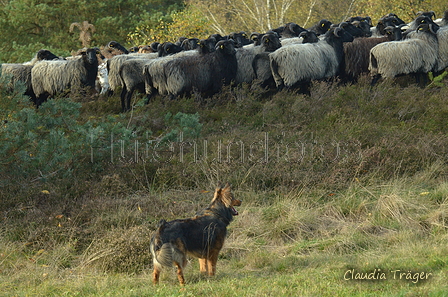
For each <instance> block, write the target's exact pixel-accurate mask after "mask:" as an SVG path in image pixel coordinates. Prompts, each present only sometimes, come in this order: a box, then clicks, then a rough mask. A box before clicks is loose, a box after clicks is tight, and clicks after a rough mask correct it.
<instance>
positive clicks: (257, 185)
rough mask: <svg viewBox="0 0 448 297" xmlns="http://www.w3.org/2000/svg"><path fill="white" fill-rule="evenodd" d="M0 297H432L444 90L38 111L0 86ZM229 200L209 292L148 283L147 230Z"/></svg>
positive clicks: (443, 282) (50, 106)
mask: <svg viewBox="0 0 448 297" xmlns="http://www.w3.org/2000/svg"><path fill="white" fill-rule="evenodd" d="M0 91H1V92H0V96H1V98H0V107H1V111H0V115H1V118H2V126H1V130H0V131H1V134H0V150H1V152H0V153H2V154H3V155H4V156H6V157H4V159H3V160H1V161H0V166H1V167H0V180H1V182H0V196H1V199H0V215H1V218H0V221H1V224H0V296H448V293H447V292H448V269H447V268H448V232H447V227H448V163H447V161H448V158H447V157H448V125H447V123H448V104H447V99H446V98H447V97H446V94H447V93H448V89H447V87H427V88H419V87H416V86H414V85H412V84H408V85H405V86H404V85H400V84H391V83H389V82H382V83H381V84H379V85H378V86H376V87H374V88H372V87H370V86H369V84H368V81H367V80H361V81H360V82H359V83H358V84H356V85H352V86H337V85H335V84H333V85H329V84H326V83H318V84H315V85H314V86H313V88H312V90H311V96H303V95H300V94H296V93H294V92H292V91H282V92H279V93H277V92H267V91H264V90H260V89H257V88H251V87H249V86H242V87H239V88H236V89H230V88H226V89H224V90H223V92H221V93H220V94H219V95H217V96H215V97H213V98H211V99H203V98H200V97H199V96H197V95H196V96H192V97H185V98H180V99H178V100H172V101H167V100H166V99H164V98H155V100H153V101H151V102H150V103H149V104H147V105H145V104H143V101H142V99H141V96H140V95H137V96H135V102H134V104H135V106H136V107H135V109H134V110H133V111H131V112H129V113H126V114H121V113H120V103H119V98H118V96H116V95H115V96H112V97H109V98H105V97H99V98H97V97H93V98H90V97H89V98H82V97H80V96H76V95H74V96H72V99H73V100H67V99H63V98H59V99H55V100H50V101H49V102H48V103H46V104H44V105H43V106H42V108H40V109H39V110H38V111H36V110H34V109H33V108H32V107H31V106H30V105H29V103H28V102H27V101H26V100H23V99H21V97H20V96H19V95H18V94H12V95H11V94H10V93H7V92H6V91H5V90H4V89H3V87H2V86H1V85H0ZM227 181H228V182H230V183H231V184H232V186H233V192H234V194H235V195H236V196H237V197H238V198H240V199H242V201H243V204H242V205H241V206H240V207H239V208H238V211H239V215H238V216H237V217H235V220H234V221H233V222H232V223H231V224H230V226H229V232H228V238H227V241H226V244H225V247H224V248H223V250H222V251H221V254H220V259H219V260H218V267H217V275H216V276H215V277H213V278H206V277H203V276H201V275H200V273H199V265H198V262H197V260H195V259H191V261H190V263H189V265H188V267H187V269H186V273H185V277H186V281H187V285H186V286H185V287H180V286H179V285H178V281H177V278H176V276H175V272H174V271H171V270H167V271H164V273H162V277H161V281H160V284H159V285H158V286H154V285H153V284H152V283H151V278H152V276H151V272H152V259H151V255H150V253H149V248H148V247H149V241H150V236H151V233H152V231H153V230H154V229H155V226H156V225H157V222H158V221H159V220H160V219H162V218H164V219H167V220H169V219H174V218H185V217H189V216H192V215H194V214H195V213H196V211H198V210H199V209H201V208H204V207H206V206H207V205H208V203H209V201H210V200H211V198H212V195H213V191H214V188H215V187H216V186H217V185H218V182H227Z"/></svg>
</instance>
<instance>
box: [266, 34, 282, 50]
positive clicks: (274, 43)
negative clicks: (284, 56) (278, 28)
mask: <svg viewBox="0 0 448 297" xmlns="http://www.w3.org/2000/svg"><path fill="white" fill-rule="evenodd" d="M261 44H262V45H263V46H264V47H265V51H267V52H273V51H275V50H277V49H279V48H280V47H281V46H282V44H281V42H280V39H279V38H278V36H276V35H275V34H271V33H266V34H265V35H263V37H262V38H261Z"/></svg>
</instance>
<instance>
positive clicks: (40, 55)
mask: <svg viewBox="0 0 448 297" xmlns="http://www.w3.org/2000/svg"><path fill="white" fill-rule="evenodd" d="M36 57H37V59H38V60H39V61H40V60H54V59H59V57H58V56H56V55H55V54H53V53H52V52H50V51H49V50H40V51H38V52H37V55H36Z"/></svg>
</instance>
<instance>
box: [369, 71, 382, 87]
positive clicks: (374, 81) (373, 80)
mask: <svg viewBox="0 0 448 297" xmlns="http://www.w3.org/2000/svg"><path fill="white" fill-rule="evenodd" d="M380 78H381V74H375V75H374V76H373V78H372V81H371V82H370V85H371V86H372V87H373V86H374V85H376V83H377V82H378V80H380Z"/></svg>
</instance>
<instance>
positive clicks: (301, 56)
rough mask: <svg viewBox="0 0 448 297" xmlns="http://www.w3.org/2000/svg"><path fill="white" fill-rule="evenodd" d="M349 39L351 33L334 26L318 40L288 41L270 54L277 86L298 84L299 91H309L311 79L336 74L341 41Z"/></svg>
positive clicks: (351, 37) (341, 53) (342, 53)
mask: <svg viewBox="0 0 448 297" xmlns="http://www.w3.org/2000/svg"><path fill="white" fill-rule="evenodd" d="M351 41H353V36H352V35H351V34H349V33H348V32H347V31H345V30H344V29H342V28H340V27H336V28H331V29H330V31H328V32H327V33H326V34H325V38H324V39H323V40H320V41H319V42H316V43H305V44H303V43H302V44H291V45H288V46H283V47H281V48H279V49H278V50H276V51H275V52H273V53H271V54H269V59H270V63H271V70H272V75H273V77H274V80H275V83H276V85H277V88H278V89H282V88H283V87H288V88H291V87H295V86H298V87H300V89H301V91H302V92H304V93H308V92H309V91H308V88H309V84H310V82H311V81H312V80H316V79H324V78H330V77H333V76H335V75H337V74H338V72H339V65H340V64H341V61H342V59H343V55H344V52H343V42H351Z"/></svg>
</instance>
